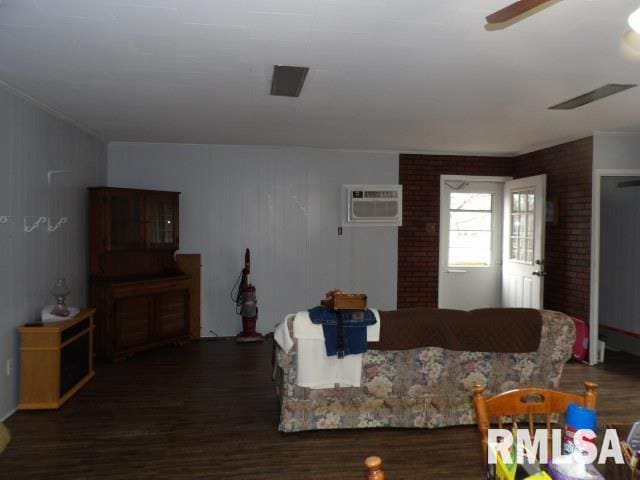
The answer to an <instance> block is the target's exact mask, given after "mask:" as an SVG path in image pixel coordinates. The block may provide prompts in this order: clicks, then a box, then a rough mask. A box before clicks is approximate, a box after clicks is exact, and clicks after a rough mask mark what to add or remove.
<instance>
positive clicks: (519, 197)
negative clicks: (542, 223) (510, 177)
mask: <svg viewBox="0 0 640 480" xmlns="http://www.w3.org/2000/svg"><path fill="white" fill-rule="evenodd" d="M534 210H535V192H534V191H533V190H520V191H513V192H511V235H510V242H511V243H510V246H509V259H510V260H512V261H514V262H522V263H529V264H533V232H534V231H535V228H534V227H535V220H534Z"/></svg>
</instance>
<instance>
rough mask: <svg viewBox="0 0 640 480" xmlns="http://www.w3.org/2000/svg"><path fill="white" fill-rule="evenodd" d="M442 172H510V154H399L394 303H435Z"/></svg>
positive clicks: (419, 304)
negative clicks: (399, 201)
mask: <svg viewBox="0 0 640 480" xmlns="http://www.w3.org/2000/svg"><path fill="white" fill-rule="evenodd" d="M440 175H499V176H511V175H513V161H512V159H510V158H494V157H460V156H445V155H410V154H401V155H400V183H401V184H402V185H403V192H402V200H403V205H402V217H403V218H402V227H400V229H399V231H398V308H406V307H421V306H424V307H437V306H438V249H439V244H440V237H439V228H438V227H439V223H440Z"/></svg>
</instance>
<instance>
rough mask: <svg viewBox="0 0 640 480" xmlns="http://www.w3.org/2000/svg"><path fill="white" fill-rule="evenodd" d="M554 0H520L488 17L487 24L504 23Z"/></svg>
mask: <svg viewBox="0 0 640 480" xmlns="http://www.w3.org/2000/svg"><path fill="white" fill-rule="evenodd" d="M550 1H552V0H519V1H518V2H515V3H512V4H511V5H509V6H507V7H504V8H503V9H502V10H498V11H497V12H494V13H492V14H491V15H489V16H488V17H487V23H490V24H491V23H504V22H508V21H509V20H512V19H514V18H516V17H518V16H520V15H522V14H523V13H527V12H528V11H529V10H533V9H534V8H536V7H539V6H540V5H542V4H543V3H548V2H550Z"/></svg>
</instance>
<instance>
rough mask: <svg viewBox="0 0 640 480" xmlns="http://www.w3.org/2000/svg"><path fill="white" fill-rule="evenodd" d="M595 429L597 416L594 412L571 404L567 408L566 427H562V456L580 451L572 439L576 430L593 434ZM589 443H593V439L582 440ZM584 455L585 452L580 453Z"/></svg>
mask: <svg viewBox="0 0 640 480" xmlns="http://www.w3.org/2000/svg"><path fill="white" fill-rule="evenodd" d="M596 428H597V415H596V411H595V410H591V409H590V408H585V407H583V406H581V405H578V404H577V403H571V404H569V406H568V407H567V413H566V425H565V427H564V436H563V439H562V454H563V455H569V454H571V453H573V452H576V451H580V450H579V449H578V448H577V447H576V445H575V443H574V437H575V434H576V432H577V431H578V430H592V431H593V432H594V433H595V432H596ZM584 440H585V441H589V442H591V443H595V440H596V439H595V438H593V439H586V438H585V439H584ZM581 453H583V454H585V453H586V452H584V451H581Z"/></svg>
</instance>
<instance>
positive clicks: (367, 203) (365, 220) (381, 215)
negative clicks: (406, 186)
mask: <svg viewBox="0 0 640 480" xmlns="http://www.w3.org/2000/svg"><path fill="white" fill-rule="evenodd" d="M342 199H343V206H344V207H343V215H342V224H343V225H344V226H369V227H399V226H401V225H402V185H343V186H342Z"/></svg>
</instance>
